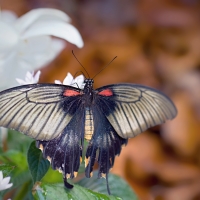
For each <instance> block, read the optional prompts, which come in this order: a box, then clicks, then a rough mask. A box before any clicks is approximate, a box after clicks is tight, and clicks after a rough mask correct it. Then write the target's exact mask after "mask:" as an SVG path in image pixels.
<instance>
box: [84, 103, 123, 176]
mask: <svg viewBox="0 0 200 200" xmlns="http://www.w3.org/2000/svg"><path fill="white" fill-rule="evenodd" d="M92 111H93V119H94V133H93V136H92V138H91V140H90V141H89V144H88V148H87V151H86V157H85V164H86V170H85V175H86V177H88V178H89V177H91V176H92V171H93V166H94V163H95V160H96V157H97V162H98V165H99V173H98V176H99V177H104V178H107V174H108V173H109V170H110V169H111V168H112V167H113V164H114V160H115V156H116V155H119V154H120V152H121V147H122V145H124V144H126V143H127V140H126V139H123V138H121V137H120V136H119V135H118V134H117V133H116V131H115V130H114V128H113V127H112V125H111V124H110V122H109V121H108V119H107V118H106V117H105V116H104V115H103V113H102V112H101V111H100V109H99V107H98V106H97V105H95V106H93V107H92ZM97 153H98V155H96V154H97Z"/></svg>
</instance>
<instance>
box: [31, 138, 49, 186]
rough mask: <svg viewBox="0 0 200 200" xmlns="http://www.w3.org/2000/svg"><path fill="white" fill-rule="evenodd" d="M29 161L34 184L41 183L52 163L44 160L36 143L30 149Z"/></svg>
mask: <svg viewBox="0 0 200 200" xmlns="http://www.w3.org/2000/svg"><path fill="white" fill-rule="evenodd" d="M27 159H28V165H29V169H30V172H31V175H32V179H33V182H34V183H35V182H36V181H40V180H41V179H42V177H43V176H44V175H45V174H46V172H47V171H48V169H49V166H50V163H49V161H48V160H46V159H45V158H43V156H42V153H41V151H40V150H39V149H38V148H36V146H35V142H34V141H33V142H32V143H31V145H30V147H29V150H28V154H27Z"/></svg>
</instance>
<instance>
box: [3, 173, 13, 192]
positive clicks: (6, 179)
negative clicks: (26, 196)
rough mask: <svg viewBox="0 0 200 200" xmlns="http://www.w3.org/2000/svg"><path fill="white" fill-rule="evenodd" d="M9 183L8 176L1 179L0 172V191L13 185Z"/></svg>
mask: <svg viewBox="0 0 200 200" xmlns="http://www.w3.org/2000/svg"><path fill="white" fill-rule="evenodd" d="M9 182H10V177H9V176H8V177H6V178H3V173H2V171H0V191H2V190H6V189H8V188H10V187H12V185H13V184H12V183H9Z"/></svg>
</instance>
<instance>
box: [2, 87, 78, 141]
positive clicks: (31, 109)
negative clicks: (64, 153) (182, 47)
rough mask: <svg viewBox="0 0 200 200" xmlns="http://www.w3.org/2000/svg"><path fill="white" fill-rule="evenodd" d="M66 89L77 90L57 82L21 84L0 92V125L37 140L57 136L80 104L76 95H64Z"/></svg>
mask: <svg viewBox="0 0 200 200" xmlns="http://www.w3.org/2000/svg"><path fill="white" fill-rule="evenodd" d="M66 91H74V92H76V93H77V94H79V92H80V90H79V89H75V88H73V87H67V86H64V85H56V84H33V85H24V86H19V87H16V88H12V89H9V90H5V91H3V92H1V93H0V126H4V127H7V128H12V129H15V130H18V131H20V132H22V133H24V134H26V135H28V136H30V137H32V138H35V139H38V140H51V139H53V138H56V137H58V136H59V135H60V134H61V132H62V131H63V129H64V128H65V127H66V126H67V124H68V123H69V121H70V120H71V118H72V116H73V115H74V113H75V112H76V110H77V109H78V108H79V105H80V102H79V98H78V97H77V96H76V97H77V98H74V97H73V96H72V97H71V96H66V95H64V94H65V92H66ZM77 101H78V102H77ZM74 103H75V104H76V106H74Z"/></svg>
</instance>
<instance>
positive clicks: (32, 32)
mask: <svg viewBox="0 0 200 200" xmlns="http://www.w3.org/2000/svg"><path fill="white" fill-rule="evenodd" d="M41 35H52V36H55V37H59V38H62V39H64V40H67V41H69V42H70V43H72V44H75V45H76V46H78V47H79V48H81V47H83V40H82V38H81V35H80V34H79V32H78V30H77V29H76V28H75V27H74V26H72V25H71V24H67V23H65V22H62V21H59V20H51V21H49V20H41V21H38V22H37V23H34V24H33V25H32V26H31V27H30V28H29V29H27V30H26V31H25V32H24V34H23V35H22V39H27V38H30V37H35V36H41Z"/></svg>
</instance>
